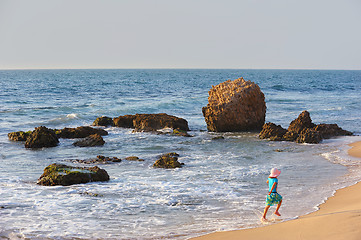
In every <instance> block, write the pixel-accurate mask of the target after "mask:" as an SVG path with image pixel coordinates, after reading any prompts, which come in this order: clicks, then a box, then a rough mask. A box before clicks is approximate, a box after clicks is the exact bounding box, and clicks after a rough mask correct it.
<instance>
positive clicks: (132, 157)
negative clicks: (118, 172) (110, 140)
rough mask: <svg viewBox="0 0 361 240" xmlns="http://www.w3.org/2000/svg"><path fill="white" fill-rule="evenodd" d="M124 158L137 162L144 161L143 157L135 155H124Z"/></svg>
mask: <svg viewBox="0 0 361 240" xmlns="http://www.w3.org/2000/svg"><path fill="white" fill-rule="evenodd" d="M125 160H127V161H138V162H143V161H144V159H140V158H139V157H136V156H130V157H126V158H125Z"/></svg>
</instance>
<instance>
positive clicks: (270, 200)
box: [266, 193, 282, 206]
mask: <svg viewBox="0 0 361 240" xmlns="http://www.w3.org/2000/svg"><path fill="white" fill-rule="evenodd" d="M281 201H282V196H281V195H279V194H278V193H271V195H267V199H266V205H267V206H273V205H274V204H279V203H280V202H281Z"/></svg>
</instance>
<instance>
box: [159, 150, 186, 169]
mask: <svg viewBox="0 0 361 240" xmlns="http://www.w3.org/2000/svg"><path fill="white" fill-rule="evenodd" d="M178 157H179V155H178V154H177V153H167V154H164V155H162V156H160V157H159V158H158V160H157V161H155V163H154V164H153V167H156V168H180V167H182V165H184V163H180V162H178Z"/></svg>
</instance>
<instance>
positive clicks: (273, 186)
mask: <svg viewBox="0 0 361 240" xmlns="http://www.w3.org/2000/svg"><path fill="white" fill-rule="evenodd" d="M275 186H276V183H275V182H274V183H273V185H272V188H271V190H270V191H269V193H268V195H271V193H272V191H273V189H274V188H275Z"/></svg>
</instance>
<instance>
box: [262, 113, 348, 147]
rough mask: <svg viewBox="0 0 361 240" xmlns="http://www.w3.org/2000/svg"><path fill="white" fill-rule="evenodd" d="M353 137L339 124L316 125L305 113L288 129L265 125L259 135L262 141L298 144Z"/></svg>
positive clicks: (270, 124)
mask: <svg viewBox="0 0 361 240" xmlns="http://www.w3.org/2000/svg"><path fill="white" fill-rule="evenodd" d="M347 135H352V133H351V132H349V131H346V130H343V129H342V128H340V127H339V126H338V125H337V124H324V123H323V124H318V125H316V124H314V123H312V120H311V117H310V113H309V112H307V111H303V112H302V113H301V114H300V115H299V116H298V118H297V119H295V120H293V121H292V122H291V123H290V125H289V127H288V129H287V130H286V129H284V128H282V127H281V126H280V125H276V124H274V123H266V124H264V125H263V128H262V131H261V132H260V134H259V137H260V138H261V139H266V138H268V139H270V140H273V141H295V142H298V143H319V142H321V141H322V139H326V138H331V137H336V136H347Z"/></svg>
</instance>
